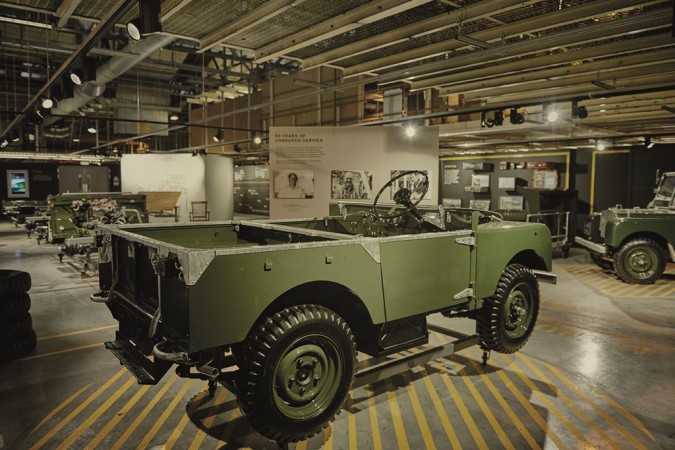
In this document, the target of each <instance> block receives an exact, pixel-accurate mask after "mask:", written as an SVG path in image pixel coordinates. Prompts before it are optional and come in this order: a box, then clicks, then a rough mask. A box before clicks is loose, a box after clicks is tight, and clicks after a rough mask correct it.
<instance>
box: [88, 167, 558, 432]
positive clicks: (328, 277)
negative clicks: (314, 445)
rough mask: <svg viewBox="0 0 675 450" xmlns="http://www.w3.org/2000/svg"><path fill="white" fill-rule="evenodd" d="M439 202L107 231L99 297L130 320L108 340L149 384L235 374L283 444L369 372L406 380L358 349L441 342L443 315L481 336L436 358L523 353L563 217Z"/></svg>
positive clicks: (409, 199)
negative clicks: (508, 215) (504, 215)
mask: <svg viewBox="0 0 675 450" xmlns="http://www.w3.org/2000/svg"><path fill="white" fill-rule="evenodd" d="M408 173H409V172H402V173H401V174H399V175H397V176H396V177H395V178H394V179H392V180H390V182H389V183H387V184H386V185H385V186H384V187H383V188H382V189H381V190H380V193H379V194H378V196H377V198H376V203H377V199H379V197H380V195H381V194H382V193H383V192H385V190H386V188H388V187H389V186H390V185H391V184H392V183H393V181H395V179H397V178H399V177H401V176H405V175H406V174H408ZM424 176H426V175H424ZM424 183H425V184H426V185H427V188H428V180H426V181H425V182H424ZM425 190H426V189H425ZM423 197H424V192H422V193H415V192H411V191H410V190H408V189H406V188H402V189H399V190H398V191H397V192H396V193H395V195H394V200H395V202H396V205H386V206H377V207H376V206H374V205H373V206H365V205H364V204H361V206H360V207H354V208H351V209H349V208H343V214H342V215H338V216H330V217H324V218H316V219H293V220H264V221H244V220H242V221H225V222H210V223H202V224H194V223H189V224H185V223H174V224H163V225H156V224H143V225H116V226H115V225H105V226H101V227H100V228H99V236H98V237H97V240H98V242H99V254H100V270H99V276H100V279H99V282H100V285H101V289H102V290H101V292H99V293H97V294H93V295H92V300H94V301H103V302H105V303H106V305H107V306H108V308H109V309H110V311H111V312H112V314H113V316H114V317H115V319H117V320H118V321H119V330H118V331H117V333H116V339H115V341H111V342H107V343H106V347H107V348H108V349H110V350H111V351H112V352H113V353H114V354H115V356H116V357H117V358H118V359H119V360H120V361H121V362H122V363H123V364H124V365H125V366H126V367H127V368H128V369H129V370H130V371H131V372H132V373H133V374H134V375H135V376H136V378H137V379H138V381H139V382H140V383H143V384H156V383H157V382H158V381H159V380H160V379H161V378H162V377H163V376H164V374H165V373H166V372H167V371H168V370H169V368H170V367H171V366H172V365H173V364H177V365H178V368H177V370H176V372H177V373H178V374H179V375H180V376H183V377H190V378H199V379H204V380H208V381H209V387H210V392H211V393H213V391H214V390H215V384H216V382H218V383H221V384H223V385H225V386H226V387H227V388H228V389H230V390H232V391H233V392H234V393H235V394H236V395H237V398H238V400H239V403H240V406H241V409H242V411H243V413H244V415H245V416H246V417H247V419H248V420H249V422H250V423H251V425H252V426H253V427H254V428H255V429H256V430H258V431H259V432H260V433H261V434H263V435H265V436H267V437H269V438H271V439H273V440H276V441H277V442H282V443H283V442H292V441H297V440H301V439H305V438H307V437H308V436H311V435H313V434H315V433H317V432H319V431H320V430H321V429H322V428H323V427H325V426H326V425H327V424H328V423H329V422H330V421H331V420H332V419H333V417H334V416H335V415H336V414H337V413H338V412H339V410H340V409H341V407H342V405H343V404H344V402H345V400H346V397H347V395H348V393H349V391H350V390H351V388H352V387H353V386H354V383H355V380H356V382H357V384H364V383H369V382H372V381H375V380H377V379H381V377H384V376H390V375H389V374H390V372H388V371H387V370H389V369H391V368H388V369H387V370H385V369H382V371H381V372H379V371H378V372H377V373H374V372H373V370H372V367H367V368H362V369H360V368H358V364H357V360H356V354H357V351H359V352H363V353H365V354H368V355H371V356H374V357H379V356H384V355H389V354H392V353H394V352H399V351H401V350H405V349H408V348H411V347H414V346H418V345H422V344H425V343H427V342H428V334H429V330H430V329H432V330H437V327H434V326H432V325H428V324H427V315H429V314H432V313H438V312H440V313H442V314H444V315H445V316H447V317H451V318H455V317H464V318H470V319H474V320H475V321H476V334H474V335H472V336H465V337H464V338H461V339H459V340H458V341H455V342H456V344H455V345H454V346H451V348H450V350H447V349H446V352H445V353H442V352H440V351H439V352H430V353H429V354H430V355H431V356H430V358H432V357H435V358H438V357H441V356H444V355H447V354H449V353H451V352H452V351H453V350H457V349H461V348H464V347H466V346H469V345H476V344H481V346H482V347H483V348H484V349H485V351H489V350H495V351H499V352H504V353H512V352H515V351H517V350H519V349H520V348H521V347H522V346H523V345H524V344H525V342H526V341H527V340H528V338H529V337H530V334H531V333H532V330H533V328H534V325H535V322H536V319H537V313H538V310H539V298H540V297H539V285H538V281H537V277H544V278H545V279H546V280H547V281H554V280H555V275H553V274H551V273H549V272H548V271H550V269H551V240H550V233H549V230H548V228H547V227H546V226H544V225H541V224H529V223H517V222H502V221H500V220H499V218H498V217H497V216H495V215H492V214H486V213H481V212H478V211H470V210H469V211H468V210H453V211H445V210H444V209H443V208H442V207H439V208H437V209H435V208H434V209H432V208H417V207H416V204H417V203H419V200H420V199H421V198H423ZM448 331H450V330H448ZM450 334H452V335H453V336H456V335H457V333H456V332H454V334H453V332H451V333H450ZM419 356H420V355H415V357H419ZM484 357H485V355H484ZM413 363H416V364H419V363H420V362H419V359H415V360H414V362H411V360H406V361H404V364H405V367H403V369H400V367H399V368H398V369H400V370H407V369H409V367H410V364H413ZM378 370H379V369H378ZM391 370H393V369H391Z"/></svg>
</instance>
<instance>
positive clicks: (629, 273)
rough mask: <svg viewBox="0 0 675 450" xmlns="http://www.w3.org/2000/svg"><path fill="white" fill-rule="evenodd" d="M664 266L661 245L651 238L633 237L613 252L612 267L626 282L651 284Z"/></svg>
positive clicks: (664, 259) (660, 273)
mask: <svg viewBox="0 0 675 450" xmlns="http://www.w3.org/2000/svg"><path fill="white" fill-rule="evenodd" d="M665 268H666V258H665V256H664V254H663V250H662V248H661V246H660V245H659V244H658V243H656V242H655V241H653V240H651V239H634V240H632V241H629V242H627V243H626V244H624V245H623V247H621V249H620V250H619V251H618V252H616V253H615V254H614V269H615V270H616V273H617V275H619V277H620V278H621V279H622V280H623V281H624V282H626V283H634V284H652V283H654V282H655V281H656V280H658V279H659V278H660V277H661V275H662V274H663V271H664V270H665Z"/></svg>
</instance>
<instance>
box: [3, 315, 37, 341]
mask: <svg viewBox="0 0 675 450" xmlns="http://www.w3.org/2000/svg"><path fill="white" fill-rule="evenodd" d="M32 327H33V318H32V317H31V315H30V314H29V313H23V314H19V315H18V316H16V317H15V318H14V319H11V320H5V319H4V318H2V322H0V342H2V341H3V340H8V339H13V338H14V337H15V336H17V335H21V334H24V333H26V332H27V331H28V330H30V329H31V328H32Z"/></svg>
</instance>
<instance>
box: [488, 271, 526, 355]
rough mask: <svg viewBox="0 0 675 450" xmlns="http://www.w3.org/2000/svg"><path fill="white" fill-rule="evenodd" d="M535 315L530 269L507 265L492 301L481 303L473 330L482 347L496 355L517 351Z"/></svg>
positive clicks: (524, 339)
mask: <svg viewBox="0 0 675 450" xmlns="http://www.w3.org/2000/svg"><path fill="white" fill-rule="evenodd" d="M538 314H539V283H538V282H537V279H536V277H535V276H534V274H533V273H532V271H531V270H530V269H528V268H527V267H525V266H523V265H521V264H511V265H509V266H507V267H506V268H505V269H504V272H502V276H501V277H500V278H499V282H498V283H497V290H496V291H495V293H494V295H493V296H492V297H488V298H486V299H485V300H484V302H483V307H482V308H481V309H480V311H479V313H478V320H477V328H478V334H479V335H480V337H481V339H482V341H483V342H482V344H483V346H484V347H485V348H487V349H489V350H495V351H497V352H499V353H514V352H516V351H518V350H520V349H521V348H522V347H523V345H525V343H526V342H527V340H528V339H529V338H530V335H531V334H532V330H533V329H534V325H535V323H536V322H537V315H538Z"/></svg>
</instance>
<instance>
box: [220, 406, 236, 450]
mask: <svg viewBox="0 0 675 450" xmlns="http://www.w3.org/2000/svg"><path fill="white" fill-rule="evenodd" d="M235 417H237V410H236V409H235V410H234V411H232V412H231V413H230V415H229V416H228V417H227V425H225V429H224V430H223V434H222V435H221V436H220V439H219V440H218V442H216V448H220V447H221V443H222V444H227V442H228V441H229V440H230V438H231V437H232V433H234V427H235V426H236V425H237V422H236V421H235V420H234V418H235Z"/></svg>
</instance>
